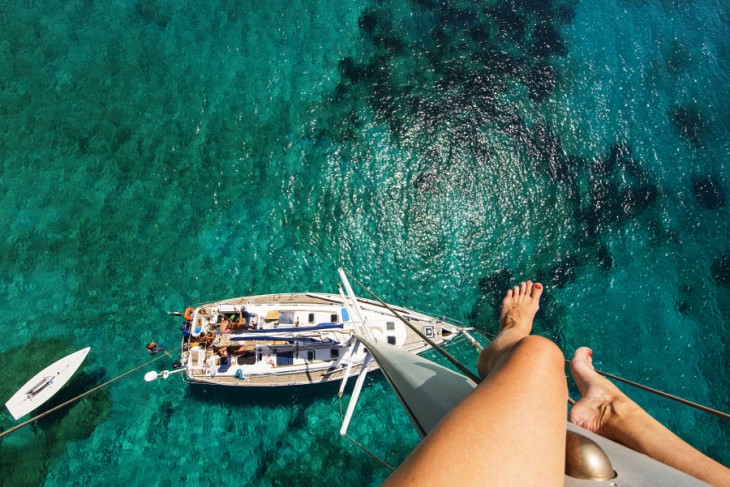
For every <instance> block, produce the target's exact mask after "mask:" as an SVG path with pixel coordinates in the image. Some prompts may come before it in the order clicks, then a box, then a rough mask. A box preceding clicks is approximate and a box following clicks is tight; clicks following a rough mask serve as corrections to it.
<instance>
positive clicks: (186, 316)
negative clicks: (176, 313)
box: [183, 308, 195, 321]
mask: <svg viewBox="0 0 730 487" xmlns="http://www.w3.org/2000/svg"><path fill="white" fill-rule="evenodd" d="M193 312H195V308H188V309H186V310H185V314H184V315H183V318H184V319H185V321H192V320H193Z"/></svg>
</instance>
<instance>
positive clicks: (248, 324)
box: [241, 306, 256, 329]
mask: <svg viewBox="0 0 730 487" xmlns="http://www.w3.org/2000/svg"><path fill="white" fill-rule="evenodd" d="M254 317H256V315H255V314H254V313H249V312H248V311H246V307H245V306H241V318H242V319H243V320H244V324H243V326H244V328H254V329H255V328H256V325H255V323H253V321H252V318H254Z"/></svg>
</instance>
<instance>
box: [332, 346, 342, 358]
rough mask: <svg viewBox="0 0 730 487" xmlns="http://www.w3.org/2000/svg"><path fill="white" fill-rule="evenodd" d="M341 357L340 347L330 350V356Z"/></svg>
mask: <svg viewBox="0 0 730 487" xmlns="http://www.w3.org/2000/svg"><path fill="white" fill-rule="evenodd" d="M339 357H340V349H339V348H333V349H331V350H330V358H333V359H334V358H339Z"/></svg>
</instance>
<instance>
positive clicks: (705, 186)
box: [692, 175, 725, 210]
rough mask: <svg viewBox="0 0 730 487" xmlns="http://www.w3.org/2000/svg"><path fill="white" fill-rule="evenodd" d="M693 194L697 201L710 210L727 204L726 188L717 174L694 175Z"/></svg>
mask: <svg viewBox="0 0 730 487" xmlns="http://www.w3.org/2000/svg"><path fill="white" fill-rule="evenodd" d="M692 194H694V197H695V200H697V203H699V204H700V206H702V207H703V208H707V209H708V210H715V209H717V208H720V207H721V206H723V205H724V204H725V190H724V189H723V187H722V182H721V181H720V179H719V178H717V177H715V176H708V175H696V176H693V177H692Z"/></svg>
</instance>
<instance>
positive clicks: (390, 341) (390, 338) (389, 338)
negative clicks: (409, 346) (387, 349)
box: [388, 336, 395, 345]
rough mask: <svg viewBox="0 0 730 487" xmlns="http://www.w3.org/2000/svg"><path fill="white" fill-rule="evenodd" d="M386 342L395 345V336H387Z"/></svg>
mask: <svg viewBox="0 0 730 487" xmlns="http://www.w3.org/2000/svg"><path fill="white" fill-rule="evenodd" d="M388 343H390V344H391V345H395V337H394V336H389V337H388Z"/></svg>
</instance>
